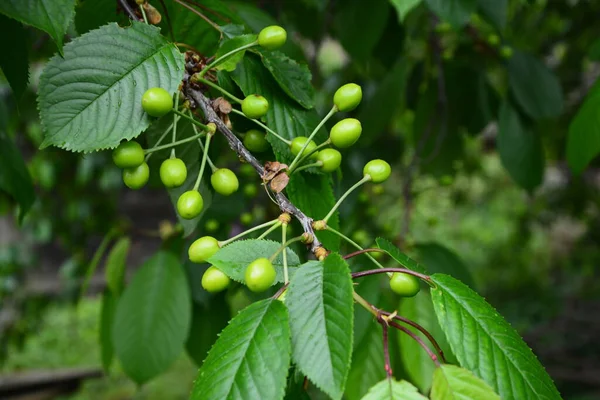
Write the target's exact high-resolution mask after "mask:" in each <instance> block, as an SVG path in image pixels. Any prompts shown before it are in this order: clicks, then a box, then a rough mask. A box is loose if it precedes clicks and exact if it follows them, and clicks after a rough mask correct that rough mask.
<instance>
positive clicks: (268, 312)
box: [190, 299, 290, 400]
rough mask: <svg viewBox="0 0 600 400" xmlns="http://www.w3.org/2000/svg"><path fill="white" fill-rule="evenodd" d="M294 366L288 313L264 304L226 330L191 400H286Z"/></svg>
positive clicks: (268, 301)
mask: <svg viewBox="0 0 600 400" xmlns="http://www.w3.org/2000/svg"><path fill="white" fill-rule="evenodd" d="M289 365H290V330H289V326H288V313H287V310H286V308H285V306H284V305H283V303H281V302H280V301H278V300H273V299H265V300H261V301H258V302H256V303H254V304H252V305H250V306H249V307H247V308H246V309H244V310H242V311H241V312H240V313H239V314H238V315H237V316H236V317H235V318H233V319H232V320H231V322H230V323H229V326H227V328H225V329H224V330H223V332H222V333H221V335H220V337H219V339H218V340H217V342H216V343H215V345H214V346H213V347H212V349H211V350H210V352H209V354H208V357H207V359H206V361H204V364H203V365H202V367H201V368H200V371H199V372H198V378H197V379H196V383H195V384H194V388H193V389H192V395H191V397H190V399H191V400H213V399H214V400H229V399H231V400H233V399H281V398H283V395H284V393H285V385H286V376H287V373H288V368H289Z"/></svg>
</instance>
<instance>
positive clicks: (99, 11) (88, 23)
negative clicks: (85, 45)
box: [75, 0, 117, 35]
mask: <svg viewBox="0 0 600 400" xmlns="http://www.w3.org/2000/svg"><path fill="white" fill-rule="evenodd" d="M116 19H117V7H115V2H114V1H113V0H85V1H80V2H79V4H78V5H77V8H76V13H75V28H76V29H77V33H79V34H80V35H83V34H84V33H87V32H89V31H91V30H93V29H97V28H100V27H101V26H102V25H106V24H107V23H109V22H115V21H116Z"/></svg>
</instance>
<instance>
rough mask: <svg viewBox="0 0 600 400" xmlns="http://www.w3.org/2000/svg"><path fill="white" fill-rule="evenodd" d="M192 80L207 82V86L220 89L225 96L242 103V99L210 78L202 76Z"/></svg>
mask: <svg viewBox="0 0 600 400" xmlns="http://www.w3.org/2000/svg"><path fill="white" fill-rule="evenodd" d="M192 80H193V81H195V82H201V83H203V84H205V85H206V86H210V87H211V88H213V89H216V90H218V91H219V92H221V93H223V94H224V95H225V96H227V97H229V98H230V99H231V100H233V101H235V102H236V103H239V104H241V103H242V100H241V99H239V98H237V97H235V96H234V95H232V94H231V93H229V92H228V91H227V90H225V89H223V88H222V87H221V86H219V85H217V84H215V83H213V82H211V81H209V80H208V79H204V78H201V77H196V78H194V77H192Z"/></svg>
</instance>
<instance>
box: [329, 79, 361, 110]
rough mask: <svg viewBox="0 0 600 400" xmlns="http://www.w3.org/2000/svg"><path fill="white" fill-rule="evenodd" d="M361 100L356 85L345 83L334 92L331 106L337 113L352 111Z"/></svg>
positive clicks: (358, 87) (359, 90) (358, 88)
mask: <svg viewBox="0 0 600 400" xmlns="http://www.w3.org/2000/svg"><path fill="white" fill-rule="evenodd" d="M361 100H362V89H361V88H360V86H358V85H357V84H356V83H347V84H345V85H344V86H342V87H340V88H339V89H338V90H336V92H335V94H334V95H333V104H335V106H336V107H337V109H338V110H339V111H352V110H354V109H355V108H356V106H358V105H359V104H360V101H361Z"/></svg>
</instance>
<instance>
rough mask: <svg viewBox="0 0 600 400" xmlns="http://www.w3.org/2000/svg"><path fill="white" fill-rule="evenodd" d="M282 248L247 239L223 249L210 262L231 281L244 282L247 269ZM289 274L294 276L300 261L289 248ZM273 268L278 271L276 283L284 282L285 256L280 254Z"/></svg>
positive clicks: (286, 250)
mask: <svg viewBox="0 0 600 400" xmlns="http://www.w3.org/2000/svg"><path fill="white" fill-rule="evenodd" d="M280 247H281V243H278V242H274V241H272V240H263V239H260V240H258V239H247V240H236V241H235V242H233V243H231V244H229V245H227V246H225V247H223V248H222V249H221V250H219V251H218V252H217V253H216V254H215V255H213V256H212V257H211V258H209V259H208V262H209V263H210V264H212V265H214V266H215V267H217V268H219V269H220V270H221V271H223V272H224V273H225V274H227V275H228V276H229V277H230V278H231V279H233V280H235V281H238V282H244V274H245V272H246V267H247V266H248V264H250V263H251V262H252V261H254V260H256V259H257V258H261V257H265V258H270V257H271V256H272V255H273V254H275V252H276V251H277V250H278V249H279V248H280ZM285 252H286V253H287V262H288V268H289V274H290V276H292V275H293V274H294V273H295V272H296V269H297V267H298V266H300V259H299V258H298V256H297V255H296V253H294V252H293V251H292V250H291V249H290V248H289V247H288V248H286V249H285ZM273 267H275V271H277V278H276V280H275V281H276V282H283V254H282V253H279V255H278V256H277V257H275V259H274V260H273Z"/></svg>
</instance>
